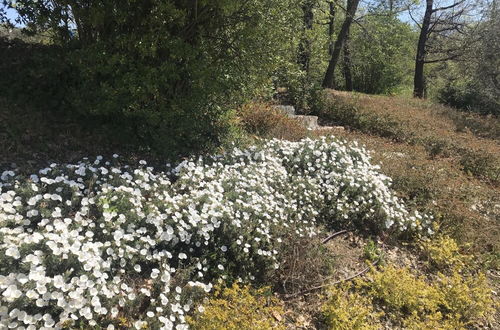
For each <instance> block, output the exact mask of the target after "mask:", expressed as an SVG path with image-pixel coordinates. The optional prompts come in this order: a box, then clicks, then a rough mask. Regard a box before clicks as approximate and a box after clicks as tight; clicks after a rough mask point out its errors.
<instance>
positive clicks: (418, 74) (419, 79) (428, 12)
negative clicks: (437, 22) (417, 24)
mask: <svg viewBox="0 0 500 330" xmlns="http://www.w3.org/2000/svg"><path fill="white" fill-rule="evenodd" d="M433 5H434V0H427V1H426V7H425V14H424V20H423V22H422V28H421V29H420V36H419V38H418V45H417V56H416V57H415V76H414V79H413V96H414V97H419V98H423V97H425V77H424V64H425V55H426V49H425V46H426V43H427V39H428V36H429V27H430V24H431V17H432V10H433Z"/></svg>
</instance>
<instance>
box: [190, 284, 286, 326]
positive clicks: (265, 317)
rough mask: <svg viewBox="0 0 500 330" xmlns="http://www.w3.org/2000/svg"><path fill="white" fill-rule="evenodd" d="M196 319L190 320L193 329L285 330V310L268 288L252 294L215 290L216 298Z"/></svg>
mask: <svg viewBox="0 0 500 330" xmlns="http://www.w3.org/2000/svg"><path fill="white" fill-rule="evenodd" d="M201 310H202V312H198V313H197V314H196V315H194V316H193V317H187V323H188V324H189V326H190V327H191V328H192V329H203V330H210V329H213V330H219V329H228V330H229V329H242V330H250V329H261V330H265V329H284V328H285V327H284V324H283V321H282V320H283V314H284V311H283V308H282V307H281V306H279V304H278V300H277V299H276V298H274V297H273V296H272V294H271V292H270V290H269V288H263V289H258V290H253V289H251V288H249V287H247V286H246V287H242V286H239V285H237V284H233V286H232V287H227V288H221V287H218V288H216V291H215V294H214V296H213V297H212V298H210V299H209V300H208V302H206V303H205V304H204V305H203V307H202V309H201Z"/></svg>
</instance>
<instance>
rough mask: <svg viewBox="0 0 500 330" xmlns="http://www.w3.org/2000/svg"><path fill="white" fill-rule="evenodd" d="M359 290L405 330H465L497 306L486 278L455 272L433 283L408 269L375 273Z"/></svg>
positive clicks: (362, 282)
mask: <svg viewBox="0 0 500 330" xmlns="http://www.w3.org/2000/svg"><path fill="white" fill-rule="evenodd" d="M356 287H357V288H358V290H361V291H362V292H365V293H366V294H368V295H369V296H371V297H373V299H374V301H377V302H378V304H379V305H380V306H384V307H385V308H386V309H387V310H388V311H390V312H391V315H393V317H392V318H393V319H394V321H396V322H400V323H401V324H402V325H404V326H405V328H409V329H413V328H416V329H423V328H425V327H426V326H427V328H429V327H430V326H431V324H436V323H438V322H442V323H443V325H444V326H443V328H444V329H452V328H454V329H464V328H465V327H466V326H470V325H473V324H475V323H477V322H479V321H482V320H484V319H485V318H488V317H490V316H491V312H492V311H493V306H494V302H493V300H492V297H491V291H490V289H489V287H488V285H487V282H486V278H485V277H484V275H477V276H470V275H464V274H461V273H459V272H458V271H456V270H454V271H452V273H451V276H448V275H444V274H441V273H438V275H437V278H436V279H434V280H432V281H429V280H428V279H426V278H424V277H423V276H416V275H414V274H413V273H412V272H411V271H410V270H409V269H408V268H396V267H394V266H387V267H384V268H382V269H380V270H375V269H373V270H372V271H371V272H370V274H369V276H368V278H367V279H366V280H364V279H363V280H358V281H357V282H356Z"/></svg>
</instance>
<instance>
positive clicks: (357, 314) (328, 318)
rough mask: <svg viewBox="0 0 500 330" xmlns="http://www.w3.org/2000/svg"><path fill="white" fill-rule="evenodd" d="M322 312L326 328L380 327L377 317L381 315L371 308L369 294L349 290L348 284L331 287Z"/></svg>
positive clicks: (340, 329)
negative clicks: (340, 286)
mask: <svg viewBox="0 0 500 330" xmlns="http://www.w3.org/2000/svg"><path fill="white" fill-rule="evenodd" d="M322 312H323V317H324V319H325V322H326V325H327V326H328V328H330V329H338V330H356V329H359V330H361V329H363V330H369V329H380V324H379V322H378V320H377V319H378V318H379V317H380V316H382V315H383V313H382V312H376V311H375V310H374V309H373V305H372V301H371V298H370V297H369V296H366V295H361V294H359V293H356V292H349V287H348V286H345V287H342V288H335V287H332V288H331V289H330V290H329V295H328V301H327V302H326V303H325V304H324V305H323V308H322Z"/></svg>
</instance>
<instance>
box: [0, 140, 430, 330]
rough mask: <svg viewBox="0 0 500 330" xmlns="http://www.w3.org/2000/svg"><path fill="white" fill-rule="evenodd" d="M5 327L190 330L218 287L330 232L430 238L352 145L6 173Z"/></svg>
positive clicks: (276, 146) (251, 277) (289, 145)
mask: <svg viewBox="0 0 500 330" xmlns="http://www.w3.org/2000/svg"><path fill="white" fill-rule="evenodd" d="M0 173H1V176H0V238H1V243H0V292H1V296H0V302H1V307H0V326H1V327H6V328H20V329H22V328H25V329H37V328H42V327H45V328H52V327H55V328H64V327H89V326H99V327H102V328H108V329H113V328H115V327H121V326H133V327H136V328H142V327H153V328H160V327H162V328H166V329H169V328H174V327H175V328H177V329H183V328H187V325H186V321H185V317H186V315H188V314H189V313H191V312H192V311H193V310H195V309H199V308H202V306H201V305H200V303H201V300H200V298H202V297H203V296H204V295H205V294H206V293H208V292H210V291H211V289H212V287H213V285H214V284H215V283H216V281H217V280H220V279H222V280H226V281H227V282H233V281H243V282H259V281H262V280H264V279H265V278H266V276H267V275H268V274H269V273H271V272H272V271H273V270H274V269H276V268H279V267H280V255H281V253H282V242H283V241H284V240H287V239H293V237H304V236H306V237H309V236H314V235H317V234H318V233H319V228H320V227H319V225H322V226H326V227H336V228H338V227H349V226H356V227H357V228H361V229H363V230H369V231H376V232H377V231H388V232H394V233H400V232H412V231H422V230H424V231H426V232H428V231H430V228H431V226H430V224H431V221H432V217H430V216H427V215H423V214H419V213H418V212H410V211H409V210H408V209H407V208H406V207H405V206H404V204H403V203H402V201H401V200H400V199H398V198H397V197H396V196H395V194H394V193H393V192H392V191H391V189H390V184H391V180H390V178H389V177H387V176H385V175H383V174H381V173H380V171H379V168H378V167H377V166H375V165H372V164H371V163H370V156H369V153H368V152H367V151H366V150H365V149H364V148H363V147H360V146H358V145H357V144H355V143H353V144H348V143H346V142H343V141H339V140H336V139H334V138H320V139H316V140H311V139H304V140H302V141H300V142H287V141H280V140H271V141H266V142H265V143H262V144H260V145H258V146H252V147H249V148H248V149H246V150H239V149H237V148H235V149H233V150H232V151H230V152H228V153H226V154H224V155H220V156H214V157H205V158H192V159H189V160H185V161H183V162H182V163H180V164H176V165H172V166H171V165H168V164H167V165H166V166H165V167H164V168H163V169H153V168H152V167H148V166H147V163H146V162H145V161H141V162H140V163H139V164H138V165H137V166H130V165H124V164H121V163H120V158H119V157H118V156H116V157H114V158H113V159H110V160H104V159H102V157H97V158H96V159H83V160H82V161H80V162H78V163H76V164H51V165H50V166H49V167H47V168H44V169H41V170H39V171H38V173H34V174H32V175H24V174H21V173H18V172H16V171H15V170H12V171H11V170H7V171H3V172H0Z"/></svg>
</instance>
